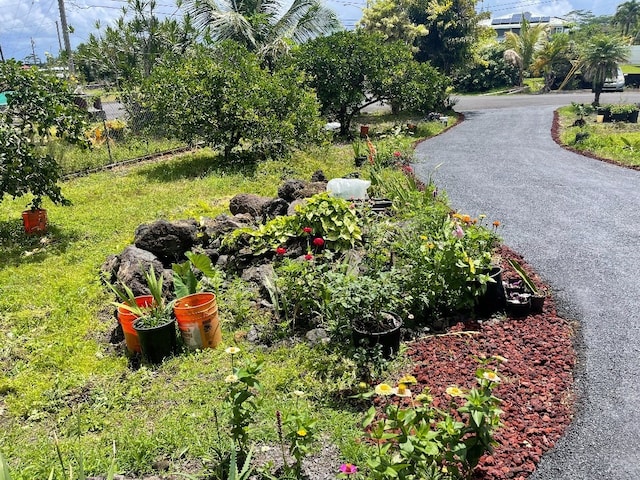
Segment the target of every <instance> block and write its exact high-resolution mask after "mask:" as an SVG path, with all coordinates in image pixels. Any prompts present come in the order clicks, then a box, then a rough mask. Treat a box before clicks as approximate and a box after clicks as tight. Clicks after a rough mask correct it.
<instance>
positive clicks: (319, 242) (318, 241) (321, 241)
mask: <svg viewBox="0 0 640 480" xmlns="http://www.w3.org/2000/svg"><path fill="white" fill-rule="evenodd" d="M313 244H314V245H315V246H316V247H321V246H323V245H324V239H323V238H322V237H316V238H314V239H313Z"/></svg>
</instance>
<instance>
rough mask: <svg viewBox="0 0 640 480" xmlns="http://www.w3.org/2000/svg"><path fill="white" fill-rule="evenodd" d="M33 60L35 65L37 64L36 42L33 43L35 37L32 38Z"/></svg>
mask: <svg viewBox="0 0 640 480" xmlns="http://www.w3.org/2000/svg"><path fill="white" fill-rule="evenodd" d="M31 58H33V64H34V65H35V64H36V63H37V62H36V42H34V41H33V37H31Z"/></svg>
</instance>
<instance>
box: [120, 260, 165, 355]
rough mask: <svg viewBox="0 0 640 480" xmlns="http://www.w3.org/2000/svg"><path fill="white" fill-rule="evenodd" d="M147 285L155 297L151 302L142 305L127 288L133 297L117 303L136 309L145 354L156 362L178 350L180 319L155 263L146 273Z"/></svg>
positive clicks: (124, 307)
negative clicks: (178, 321)
mask: <svg viewBox="0 0 640 480" xmlns="http://www.w3.org/2000/svg"><path fill="white" fill-rule="evenodd" d="M145 279H146V281H147V287H148V288H149V292H150V293H151V296H152V297H153V301H152V302H151V304H147V305H146V306H140V305H139V304H138V302H136V301H135V298H133V296H132V294H131V290H129V289H127V290H128V292H127V295H128V296H130V298H129V299H128V300H127V301H126V302H125V303H116V306H117V307H118V308H123V309H125V310H129V311H130V312H132V313H133V314H134V315H135V316H136V317H137V319H136V320H135V321H134V322H133V329H134V330H135V332H136V333H137V334H138V339H139V341H140V348H141V351H142V358H143V359H144V360H146V361H147V362H149V363H152V364H156V363H160V362H162V360H163V359H165V358H166V357H169V356H171V355H173V354H174V353H175V351H176V347H177V342H176V325H175V324H176V322H175V319H174V318H173V302H167V301H166V300H165V298H164V296H163V294H162V286H163V279H162V273H160V274H159V275H158V276H156V273H155V270H154V268H153V266H151V268H150V269H149V271H148V272H147V273H145Z"/></svg>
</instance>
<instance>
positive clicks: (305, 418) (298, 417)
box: [281, 390, 318, 478]
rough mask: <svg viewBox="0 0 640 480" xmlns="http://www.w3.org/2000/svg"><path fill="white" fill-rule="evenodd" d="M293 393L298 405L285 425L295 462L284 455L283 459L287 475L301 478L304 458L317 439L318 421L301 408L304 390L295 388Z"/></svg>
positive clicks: (288, 416)
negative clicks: (290, 463)
mask: <svg viewBox="0 0 640 480" xmlns="http://www.w3.org/2000/svg"><path fill="white" fill-rule="evenodd" d="M293 394H294V395H295V396H296V405H295V408H294V410H293V411H292V412H291V413H289V414H288V415H287V416H286V417H285V419H284V422H283V424H284V425H283V426H284V431H285V433H284V438H285V439H286V440H287V441H288V442H289V454H290V455H291V456H292V457H293V459H294V463H293V465H289V463H288V462H287V461H286V458H284V457H283V461H284V467H285V472H286V473H285V474H286V475H289V476H291V477H292V478H301V474H302V460H303V459H304V458H305V457H306V456H307V455H308V454H309V452H310V451H311V447H312V445H313V443H314V442H315V440H316V433H317V423H318V421H317V420H316V419H314V418H312V417H311V416H309V415H308V414H307V413H306V412H304V411H301V409H300V406H299V402H300V399H301V397H303V396H304V392H301V391H299V390H295V391H294V392H293ZM283 440H284V439H281V441H283ZM283 448H284V445H283Z"/></svg>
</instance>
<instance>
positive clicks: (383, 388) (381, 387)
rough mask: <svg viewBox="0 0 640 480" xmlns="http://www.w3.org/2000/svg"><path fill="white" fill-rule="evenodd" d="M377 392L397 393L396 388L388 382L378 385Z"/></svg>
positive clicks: (381, 393)
mask: <svg viewBox="0 0 640 480" xmlns="http://www.w3.org/2000/svg"><path fill="white" fill-rule="evenodd" d="M375 392H376V394H378V395H393V394H394V393H396V389H395V388H393V387H392V386H391V385H389V384H388V383H381V384H379V385H376V388H375Z"/></svg>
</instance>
